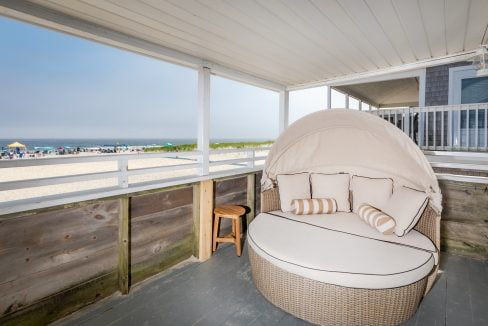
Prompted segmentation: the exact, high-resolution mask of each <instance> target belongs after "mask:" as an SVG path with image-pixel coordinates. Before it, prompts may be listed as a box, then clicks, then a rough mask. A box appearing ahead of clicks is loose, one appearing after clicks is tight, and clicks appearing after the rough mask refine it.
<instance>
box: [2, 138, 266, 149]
mask: <svg viewBox="0 0 488 326" xmlns="http://www.w3.org/2000/svg"><path fill="white" fill-rule="evenodd" d="M16 141H18V142H19V143H21V144H24V145H25V146H27V150H34V149H35V147H53V148H55V149H56V148H58V147H61V146H62V147H65V148H66V147H71V148H77V147H80V148H86V147H101V146H104V145H106V146H114V145H118V146H150V145H156V146H164V145H167V144H168V143H169V144H173V145H181V144H196V142H197V140H196V139H191V138H187V139H184V138H179V139H171V138H146V139H143V138H140V139H123V138H112V139H103V138H100V139H0V150H2V149H5V148H7V146H8V145H9V144H12V143H13V142H16ZM240 141H261V139H252V140H250V139H211V140H210V142H211V143H225V142H240Z"/></svg>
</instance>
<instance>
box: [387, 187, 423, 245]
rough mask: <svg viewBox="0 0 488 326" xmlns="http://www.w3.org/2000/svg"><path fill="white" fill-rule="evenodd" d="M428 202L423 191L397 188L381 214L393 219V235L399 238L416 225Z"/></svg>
mask: <svg viewBox="0 0 488 326" xmlns="http://www.w3.org/2000/svg"><path fill="white" fill-rule="evenodd" d="M428 202H429V198H428V197H427V194H426V193H425V192H423V191H419V190H414V189H411V188H407V187H397V188H395V191H394V192H393V195H392V196H391V198H390V200H389V201H388V203H387V204H386V205H385V207H384V208H383V212H385V213H386V214H388V215H390V216H391V217H393V218H394V219H395V222H396V227H395V233H396V235H398V236H399V237H401V236H404V235H405V234H407V233H408V232H409V231H410V230H411V229H413V227H414V226H415V225H416V224H417V222H418V220H419V219H420V216H422V213H423V212H424V210H425V207H427V204H428Z"/></svg>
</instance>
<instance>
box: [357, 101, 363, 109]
mask: <svg viewBox="0 0 488 326" xmlns="http://www.w3.org/2000/svg"><path fill="white" fill-rule="evenodd" d="M358 105H359V111H362V110H363V101H359V104H358Z"/></svg>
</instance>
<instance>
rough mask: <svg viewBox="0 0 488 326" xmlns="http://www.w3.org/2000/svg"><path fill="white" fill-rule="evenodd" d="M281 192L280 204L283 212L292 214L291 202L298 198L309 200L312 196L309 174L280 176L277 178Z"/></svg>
mask: <svg viewBox="0 0 488 326" xmlns="http://www.w3.org/2000/svg"><path fill="white" fill-rule="evenodd" d="M277 180H278V187H279V192H280V204H281V210H282V211H283V212H291V211H292V210H293V207H292V205H291V202H292V200H293V199H296V198H303V199H308V198H311V196H310V180H309V175H308V173H297V174H280V175H278V176H277Z"/></svg>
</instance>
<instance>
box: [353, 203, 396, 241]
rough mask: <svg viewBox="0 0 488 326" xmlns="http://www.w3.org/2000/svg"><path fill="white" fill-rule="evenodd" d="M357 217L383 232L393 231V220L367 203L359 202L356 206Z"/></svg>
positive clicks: (391, 232) (390, 232) (389, 232)
mask: <svg viewBox="0 0 488 326" xmlns="http://www.w3.org/2000/svg"><path fill="white" fill-rule="evenodd" d="M358 215H359V217H360V218H361V219H362V220H363V221H365V222H366V223H368V224H369V225H370V226H372V227H374V228H375V229H376V230H378V232H381V233H383V234H393V232H394V231H395V220H394V219H393V218H392V217H391V216H389V215H387V214H385V213H383V212H382V211H380V210H379V209H376V208H374V207H373V206H371V205H368V204H361V205H360V206H359V208H358Z"/></svg>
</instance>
